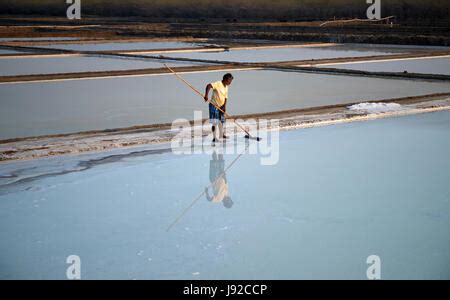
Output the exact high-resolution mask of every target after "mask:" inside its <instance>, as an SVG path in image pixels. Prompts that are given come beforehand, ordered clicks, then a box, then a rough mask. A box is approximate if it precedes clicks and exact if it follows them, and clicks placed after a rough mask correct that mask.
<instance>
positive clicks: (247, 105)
mask: <svg viewBox="0 0 450 300" xmlns="http://www.w3.org/2000/svg"><path fill="white" fill-rule="evenodd" d="M225 72H226V71H221V72H216V71H214V72H202V73H190V74H184V75H183V76H184V78H185V79H187V80H188V81H189V82H191V83H192V84H193V85H194V86H195V87H197V88H199V89H200V90H202V91H203V89H204V87H205V86H206V84H208V83H210V82H213V81H216V80H220V79H221V78H222V76H223V74H224V73H225ZM232 73H233V75H234V77H235V80H234V82H233V84H232V86H231V87H230V94H229V97H230V99H229V104H228V106H227V109H228V112H229V113H230V114H232V115H233V114H235V115H238V114H252V113H261V112H272V111H280V110H287V109H295V108H306V107H316V106H323V105H330V104H342V103H351V102H362V101H366V100H381V99H388V98H397V97H407V96H416V95H424V94H431V93H444V92H450V83H448V82H429V81H419V80H399V79H381V78H368V77H361V76H342V75H324V74H310V73H299V72H282V71H268V70H246V71H232ZM195 110H200V111H202V112H203V116H204V117H205V118H206V117H207V105H205V103H204V101H203V100H202V99H200V98H199V96H198V95H197V94H195V93H193V92H192V91H191V90H190V89H189V88H187V87H186V86H185V85H184V84H183V83H181V82H180V81H179V80H177V79H176V77H174V76H173V75H170V74H164V75H156V76H141V77H124V78H108V79H85V80H69V81H54V82H36V83H19V84H0V139H7V138H13V137H25V136H35V135H45V134H57V133H71V132H78V131H87V130H101V129H111V128H120V127H128V126H134V125H146V124H160V123H171V122H172V121H174V120H175V119H177V118H187V119H190V120H192V119H193V118H194V111H195Z"/></svg>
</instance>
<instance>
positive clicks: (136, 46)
mask: <svg viewBox="0 0 450 300" xmlns="http://www.w3.org/2000/svg"><path fill="white" fill-rule="evenodd" d="M199 46H201V44H198V43H188V42H127V43H95V44H55V45H42V46H37V47H44V48H53V49H64V50H76V51H113V50H147V49H149V50H150V49H166V48H175V49H176V48H192V47H199Z"/></svg>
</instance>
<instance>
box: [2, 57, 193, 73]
mask: <svg viewBox="0 0 450 300" xmlns="http://www.w3.org/2000/svg"><path fill="white" fill-rule="evenodd" d="M162 63H166V64H168V65H169V66H192V65H195V63H190V62H181V61H173V60H171V61H162V60H144V59H121V58H111V57H105V56H101V57H99V56H69V57H51V58H45V57H31V58H2V59H0V75H2V76H6V75H9V76H13V75H30V74H54V73H71V72H91V71H114V70H131V69H146V68H164V65H163V64H162Z"/></svg>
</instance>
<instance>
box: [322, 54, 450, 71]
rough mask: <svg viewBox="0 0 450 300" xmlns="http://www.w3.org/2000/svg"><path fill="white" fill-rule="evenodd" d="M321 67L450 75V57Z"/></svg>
mask: <svg viewBox="0 0 450 300" xmlns="http://www.w3.org/2000/svg"><path fill="white" fill-rule="evenodd" d="M320 67H325V68H337V69H350V70H361V71H369V72H404V71H407V72H408V73H425V74H443V75H450V57H446V58H425V59H408V60H397V61H380V62H361V63H346V64H332V65H321V66H320Z"/></svg>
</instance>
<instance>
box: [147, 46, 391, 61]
mask: <svg viewBox="0 0 450 300" xmlns="http://www.w3.org/2000/svg"><path fill="white" fill-rule="evenodd" d="M393 53H395V52H392V51H391V50H389V49H383V48H379V49H376V50H372V49H370V48H362V47H359V48H358V47H356V46H341V45H338V46H328V47H301V48H275V49H251V50H231V51H220V52H183V53H162V55H164V56H167V57H177V58H180V57H182V58H190V59H205V60H218V61H233V62H250V63H252V62H277V61H293V60H308V59H324V58H337V57H360V56H372V55H388V54H393ZM152 55H154V54H152Z"/></svg>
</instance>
